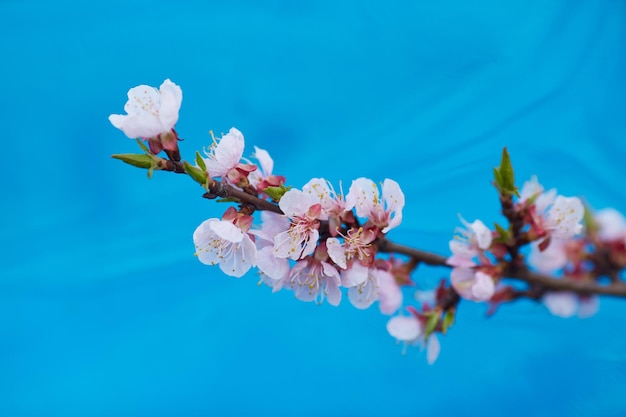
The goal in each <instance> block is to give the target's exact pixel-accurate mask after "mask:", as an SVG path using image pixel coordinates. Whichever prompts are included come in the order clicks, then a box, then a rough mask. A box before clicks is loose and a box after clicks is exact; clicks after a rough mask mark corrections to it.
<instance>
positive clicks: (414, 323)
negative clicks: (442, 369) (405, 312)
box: [387, 316, 441, 365]
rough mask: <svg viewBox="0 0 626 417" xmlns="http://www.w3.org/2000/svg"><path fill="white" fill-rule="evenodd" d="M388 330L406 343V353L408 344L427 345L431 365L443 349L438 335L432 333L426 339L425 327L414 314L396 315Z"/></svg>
mask: <svg viewBox="0 0 626 417" xmlns="http://www.w3.org/2000/svg"><path fill="white" fill-rule="evenodd" d="M387 332H388V333H389V334H390V335H391V336H392V337H394V338H396V340H397V341H399V342H402V343H403V344H404V346H403V348H402V353H403V354H405V353H406V348H407V346H408V345H416V344H422V345H424V344H425V345H426V360H427V362H428V364H429V365H432V364H433V363H435V361H436V360H437V358H438V357H439V352H440V351H441V344H440V343H439V339H438V338H437V336H436V335H435V334H434V333H432V334H431V335H430V336H429V337H428V341H426V340H424V329H423V326H422V324H421V323H420V321H419V320H418V319H417V318H416V317H414V316H395V317H392V318H391V319H390V320H389V321H388V322H387Z"/></svg>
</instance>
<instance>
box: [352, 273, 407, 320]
mask: <svg viewBox="0 0 626 417" xmlns="http://www.w3.org/2000/svg"><path fill="white" fill-rule="evenodd" d="M356 264H357V263H355V265H356ZM342 274H343V271H342ZM343 279H344V278H343V277H342V280H343ZM393 280H394V278H393V276H392V275H391V274H390V273H389V272H388V271H385V270H382V269H378V268H367V277H366V279H365V281H363V282H362V283H360V284H357V285H352V286H350V287H349V289H348V299H349V300H350V302H351V303H352V305H353V306H354V307H356V308H358V309H366V308H368V307H369V306H371V305H372V304H373V303H374V301H376V300H378V299H379V298H380V297H381V290H382V294H383V295H382V297H383V299H382V301H381V303H382V304H381V306H380V308H381V311H382V312H383V313H384V314H392V313H393V312H394V311H395V310H397V309H398V308H399V307H400V305H401V304H402V293H401V292H400V288H399V287H397V286H396V288H393V287H392V285H393V283H392V282H391V281H393ZM381 281H382V284H381ZM342 282H343V281H342ZM344 286H345V285H344ZM391 310H393V311H391Z"/></svg>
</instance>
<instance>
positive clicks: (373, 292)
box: [348, 275, 378, 309]
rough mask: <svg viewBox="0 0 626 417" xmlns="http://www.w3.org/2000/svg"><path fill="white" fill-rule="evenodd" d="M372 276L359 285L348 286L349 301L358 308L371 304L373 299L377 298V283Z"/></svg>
mask: <svg viewBox="0 0 626 417" xmlns="http://www.w3.org/2000/svg"><path fill="white" fill-rule="evenodd" d="M376 281H377V280H374V277H373V276H371V275H370V276H369V277H368V279H367V280H366V281H365V282H364V283H363V284H361V285H357V286H354V287H350V288H349V289H348V299H349V300H350V303H352V305H353V306H354V307H356V308H358V309H366V308H368V307H369V306H371V305H372V304H373V303H374V301H376V300H378V283H377V282H376Z"/></svg>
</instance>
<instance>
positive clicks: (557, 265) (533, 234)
mask: <svg viewBox="0 0 626 417" xmlns="http://www.w3.org/2000/svg"><path fill="white" fill-rule="evenodd" d="M181 103H182V90H181V89H180V87H179V86H177V85H176V84H174V83H173V82H171V81H170V80H165V81H164V82H163V84H162V85H161V86H160V88H159V89H156V88H153V87H149V86H146V85H140V86H138V87H134V88H132V89H130V90H129V92H128V102H127V103H126V105H125V106H124V110H125V111H126V112H127V114H126V115H117V114H112V115H111V116H110V117H109V120H110V121H111V123H112V124H113V125H114V126H115V127H117V128H119V129H121V130H122V131H123V132H124V133H125V134H126V135H127V136H128V137H129V138H139V139H140V141H139V143H140V146H141V147H142V149H143V150H144V151H145V152H146V153H145V154H143V155H141V154H122V155H114V157H116V158H118V159H121V160H122V161H124V162H127V163H129V164H131V165H134V166H137V167H140V168H147V169H149V174H150V173H151V172H152V170H154V169H160V170H169V171H174V172H178V173H187V174H189V175H190V176H191V177H192V178H194V179H195V180H196V181H197V182H199V183H201V184H202V185H203V186H204V187H205V188H206V190H207V193H206V194H205V197H207V198H214V197H215V196H217V195H222V196H223V194H219V192H218V191H215V190H217V189H218V188H219V187H216V185H219V186H220V187H225V188H223V189H228V190H235V191H236V192H237V193H239V194H237V195H238V196H239V197H237V198H234V199H231V201H234V202H235V203H237V207H233V206H231V207H229V208H228V209H227V210H226V211H225V212H224V213H223V215H222V216H221V217H219V218H210V219H207V220H205V221H203V222H202V223H201V224H200V225H199V226H198V227H197V228H196V230H195V231H194V233H193V242H194V245H195V254H196V256H197V258H198V260H199V261H200V262H202V263H204V264H207V265H216V266H218V267H219V268H220V269H221V271H222V272H223V273H224V274H226V275H229V276H233V277H237V278H240V277H243V276H244V275H246V274H247V273H248V272H249V271H251V270H252V269H253V268H256V270H257V271H258V274H259V275H260V280H261V282H263V283H265V284H266V285H267V286H269V287H271V288H272V290H273V291H274V292H275V291H279V290H281V289H287V290H290V291H293V293H294V294H295V297H296V298H297V299H299V300H302V301H313V302H316V303H322V302H324V301H326V302H328V303H329V304H331V305H333V306H337V305H339V304H340V302H341V299H342V297H343V295H344V293H345V294H347V297H348V300H349V302H350V303H351V304H352V305H353V306H355V307H356V308H359V309H364V308H368V307H370V306H371V305H372V304H373V303H374V302H376V301H378V305H379V308H380V310H381V312H382V313H383V314H386V315H394V314H396V313H398V312H400V311H401V307H402V305H403V291H402V287H405V286H411V285H414V284H413V281H412V279H411V273H412V272H413V270H414V269H415V267H416V266H417V264H418V263H419V261H420V259H419V256H421V255H419V254H418V255H416V254H415V253H413V254H411V252H410V251H406V250H404V249H403V251H398V253H401V254H403V255H409V260H403V259H402V258H398V257H395V256H394V255H387V254H386V253H387V252H392V253H394V251H389V250H383V246H384V244H385V243H388V242H389V241H388V239H387V238H386V234H387V233H388V232H389V231H391V230H392V229H394V228H396V227H397V226H399V225H400V223H401V221H402V215H403V213H402V212H403V208H404V204H405V197H404V194H403V192H402V190H401V189H400V186H399V184H398V183H397V182H395V181H393V180H391V179H385V180H384V181H383V182H382V183H376V182H374V181H372V180H371V179H368V178H357V179H355V180H353V181H352V182H351V185H350V187H349V189H348V192H347V193H346V194H344V192H343V189H342V187H341V185H340V186H339V188H338V191H337V190H336V189H335V188H334V187H333V185H332V184H331V183H330V182H329V181H327V180H326V179H324V178H312V179H311V180H309V181H308V182H307V183H306V184H304V185H303V186H302V187H301V188H293V187H289V186H287V185H286V178H285V176H283V175H277V174H275V173H274V161H273V159H272V158H271V156H270V154H269V152H268V151H266V150H264V149H260V148H258V147H254V152H253V153H252V155H251V156H250V158H246V157H244V150H245V143H244V136H243V134H242V133H241V132H240V131H239V130H238V129H236V128H234V127H233V128H231V129H230V130H229V131H228V133H226V134H223V135H222V136H221V137H220V138H216V137H215V136H214V135H213V133H212V132H211V137H212V142H211V144H210V145H209V146H208V147H207V148H205V149H204V154H203V155H201V154H200V153H196V159H195V161H196V163H195V166H192V165H191V164H189V163H188V162H181V158H180V152H179V149H178V141H179V140H180V139H179V137H178V134H177V133H176V130H175V125H176V123H177V121H178V111H179V109H180V107H181ZM142 141H145V142H147V143H148V146H147V147H146V146H145V145H144V144H143V142H142ZM161 151H164V152H165V153H166V154H167V157H168V160H165V159H163V158H159V157H158V156H157V154H159V153H160V152H161ZM494 178H495V181H494V185H495V187H496V189H497V190H498V195H499V197H500V203H501V206H502V214H503V215H504V217H505V218H506V219H507V221H508V226H506V227H503V226H500V225H499V224H495V225H494V228H493V229H491V228H489V227H488V226H487V225H486V224H485V223H483V221H481V220H479V219H476V220H474V221H473V222H468V221H466V220H465V219H463V218H462V217H461V218H460V220H461V223H462V225H463V227H459V228H457V229H456V231H455V235H454V238H453V239H452V240H451V241H450V242H449V248H450V251H451V255H450V256H448V257H447V258H443V257H442V258H441V260H440V261H438V263H437V262H435V263H436V264H438V265H447V266H449V267H451V268H452V271H451V273H450V276H449V278H447V277H446V278H444V279H442V280H441V282H440V284H439V286H438V287H437V288H436V289H435V290H432V291H418V292H417V293H416V299H417V300H418V301H419V302H420V304H421V305H420V306H418V308H416V307H413V306H408V307H406V309H405V311H406V312H408V315H406V314H403V313H402V312H400V313H399V314H398V315H395V316H394V317H392V318H391V319H390V320H389V321H388V323H387V331H388V333H389V334H390V335H391V336H393V337H394V338H396V339H397V340H398V341H399V342H402V343H403V344H404V347H405V351H406V347H407V346H409V345H420V346H422V347H423V348H425V349H426V350H427V360H428V362H429V363H433V362H434V361H435V360H436V359H437V357H438V355H439V351H440V343H439V339H438V337H437V335H436V333H441V334H446V332H447V330H448V328H449V327H450V326H451V325H452V324H453V322H454V320H455V316H456V307H457V304H458V303H459V302H460V300H461V298H462V299H466V300H470V301H473V302H486V303H488V304H489V306H490V308H489V313H493V312H494V311H495V309H496V308H497V307H498V306H499V305H500V304H502V303H504V302H508V301H513V300H515V299H516V298H519V297H528V298H532V299H535V300H541V301H542V302H543V304H544V305H545V306H546V307H547V308H548V309H549V310H550V312H552V313H553V314H555V315H557V316H561V317H570V316H573V315H576V314H577V315H578V316H579V317H587V316H590V315H593V314H594V313H595V312H596V310H597V309H598V300H597V297H596V296H595V295H593V294H590V293H587V292H585V291H578V292H565V291H562V290H561V291H551V290H550V287H545V286H543V287H542V286H541V285H528V287H527V288H526V289H523V290H520V289H519V288H518V287H515V286H512V285H508V284H506V283H505V279H506V278H507V277H511V276H512V275H516V273H519V272H520V271H522V272H524V271H526V272H527V271H528V270H527V267H526V265H527V264H528V265H530V266H531V267H532V268H533V269H534V270H535V271H538V272H540V273H544V274H551V275H552V276H554V277H558V279H562V280H573V281H579V282H583V283H588V282H595V281H597V280H598V279H599V278H600V277H609V278H610V280H611V281H613V282H618V281H619V276H618V275H619V273H620V272H621V271H622V270H623V268H625V267H626V219H625V218H624V217H623V216H622V215H621V214H620V213H619V212H617V211H615V210H613V209H605V210H600V211H597V212H596V213H594V214H591V213H590V210H586V209H585V207H584V206H583V204H582V202H581V200H580V199H579V198H577V197H565V196H562V195H558V194H557V192H556V190H554V189H552V190H547V191H546V190H545V189H544V187H543V186H542V185H541V184H540V183H539V182H538V180H537V178H536V177H532V178H531V179H530V180H529V181H527V182H526V183H525V184H524V185H523V187H522V189H521V190H520V191H519V192H518V190H517V187H515V184H514V178H513V169H512V166H511V164H510V160H509V156H508V153H507V152H506V149H505V150H504V152H503V157H502V162H501V165H500V167H498V168H494ZM214 193H217V194H214ZM229 195H230V194H228V193H226V196H227V197H228V196H229ZM259 202H261V203H263V204H262V205H259V204H258V203H259ZM261 206H263V207H261ZM259 211H260V213H259ZM583 231H584V234H582V235H581V232H583ZM526 249H528V250H526ZM383 252H385V254H383ZM431 262H432V261H431ZM517 276H518V277H519V274H518V275H517ZM555 279H556V278H555Z"/></svg>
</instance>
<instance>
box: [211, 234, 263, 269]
mask: <svg viewBox="0 0 626 417" xmlns="http://www.w3.org/2000/svg"><path fill="white" fill-rule="evenodd" d="M230 247H231V251H230V252H229V253H228V254H225V255H224V257H223V258H222V259H221V260H220V269H221V270H222V272H224V273H225V274H226V275H230V276H232V277H237V278H240V277H242V276H243V275H244V274H245V273H246V272H248V270H249V269H250V268H252V267H253V266H255V265H256V260H257V253H256V246H254V242H252V239H250V236H248V235H247V234H245V235H244V238H243V240H242V241H241V243H231V244H230Z"/></svg>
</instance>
